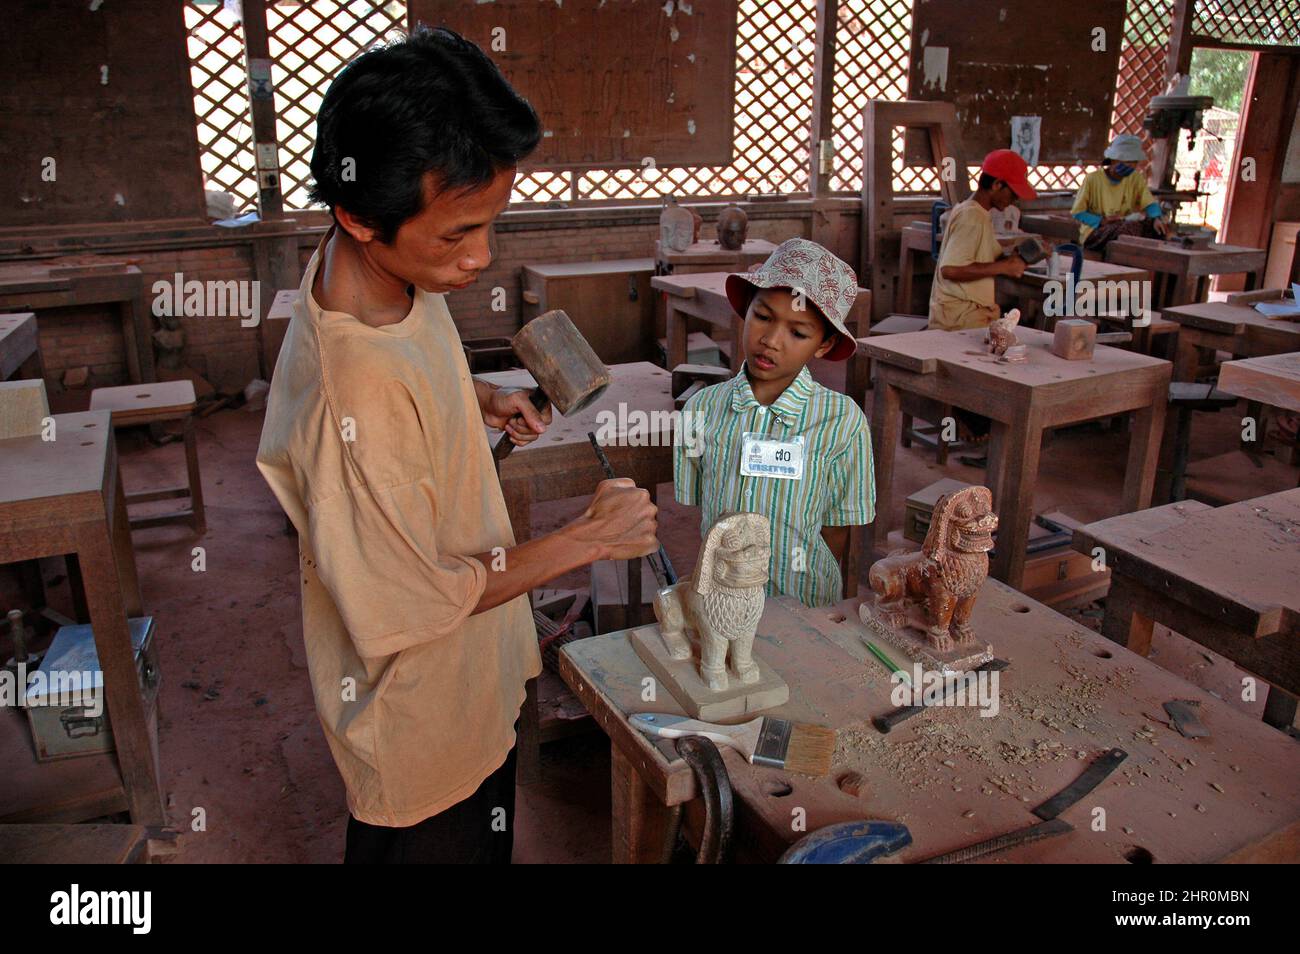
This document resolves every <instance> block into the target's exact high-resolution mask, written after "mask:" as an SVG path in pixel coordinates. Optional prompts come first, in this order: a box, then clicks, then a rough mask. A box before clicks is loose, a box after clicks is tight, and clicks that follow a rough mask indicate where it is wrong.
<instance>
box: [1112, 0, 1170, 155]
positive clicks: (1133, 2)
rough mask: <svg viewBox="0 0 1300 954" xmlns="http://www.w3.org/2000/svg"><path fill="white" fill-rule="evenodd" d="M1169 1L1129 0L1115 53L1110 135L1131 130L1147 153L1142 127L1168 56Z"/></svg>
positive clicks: (1162, 83) (1160, 89)
mask: <svg viewBox="0 0 1300 954" xmlns="http://www.w3.org/2000/svg"><path fill="white" fill-rule="evenodd" d="M1173 10H1174V5H1173V0H1129V2H1128V15H1127V17H1126V18H1125V21H1124V45H1123V46H1122V47H1121V48H1120V53H1119V78H1118V80H1117V82H1116V84H1115V85H1116V89H1115V111H1114V113H1113V114H1112V116H1111V121H1110V131H1111V135H1119V134H1120V133H1135V134H1137V135H1139V136H1141V137H1142V139H1143V141H1144V142H1145V144H1146V147H1147V154H1148V155H1150V153H1151V142H1150V140H1149V139H1148V137H1147V135H1146V133H1145V132H1144V131H1143V129H1142V120H1143V118H1145V116H1146V114H1147V106H1149V105H1150V103H1151V97H1153V96H1157V95H1159V94H1160V93H1161V92H1163V90H1164V87H1165V67H1166V65H1167V63H1166V61H1167V59H1168V57H1169V32H1170V29H1171V27H1172V25H1173V15H1174V14H1173Z"/></svg>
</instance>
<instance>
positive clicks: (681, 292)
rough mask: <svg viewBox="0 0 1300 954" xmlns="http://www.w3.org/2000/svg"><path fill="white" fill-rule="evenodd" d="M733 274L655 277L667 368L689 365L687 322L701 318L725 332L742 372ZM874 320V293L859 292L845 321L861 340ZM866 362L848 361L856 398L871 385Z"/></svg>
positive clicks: (742, 353)
mask: <svg viewBox="0 0 1300 954" xmlns="http://www.w3.org/2000/svg"><path fill="white" fill-rule="evenodd" d="M729 274H731V273H730V272H697V273H693V274H689V275H656V276H655V277H654V278H652V279H650V284H651V286H652V287H653V288H654V289H655V290H656V291H660V292H662V293H663V295H664V302H665V315H666V318H665V320H666V322H667V326H668V327H667V331H668V368H669V370H671V369H673V368H675V367H677V366H678V365H679V364H685V363H686V337H687V320H688V319H690V318H698V319H700V320H701V321H705V322H708V323H709V324H711V325H715V326H716V327H718V328H720V329H722V330H724V331H726V332H727V333H728V334H729V335H730V341H731V371H732V373H733V374H735V373H737V372H738V371H740V366H741V364H742V363H743V362H744V360H745V348H744V345H743V344H742V343H741V333H742V330H743V329H744V327H745V318H744V316H743V315H738V314H736V313H735V311H734V310H732V307H731V302H729V301H728V300H727V289H726V284H727V276H728V275H729ZM870 321H871V292H869V291H867V290H866V289H865V288H859V289H858V297H857V300H856V301H854V303H853V308H852V310H851V311H850V312H849V317H848V321H847V322H846V324H847V326H848V329H849V333H850V334H852V335H853V336H854V337H855V338H860V337H862V336H864V335H865V334H866V333H867V330H868V326H869V323H870ZM868 370H869V369H868V367H867V362H866V361H865V360H864V359H863V358H862V357H861V356H860V355H853V356H852V357H850V358H849V359H848V367H847V369H846V371H845V380H846V382H847V384H846V387H845V391H846V393H847V394H849V395H850V396H852V397H854V398H855V399H856V398H857V397H858V396H859V395H860V393H861V392H862V391H864V390H865V389H866V388H867V387H868V386H870V382H869V381H868V380H867V375H868Z"/></svg>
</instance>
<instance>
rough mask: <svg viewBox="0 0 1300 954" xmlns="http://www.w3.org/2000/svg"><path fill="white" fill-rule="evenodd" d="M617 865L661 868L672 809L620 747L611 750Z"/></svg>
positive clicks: (614, 845) (613, 747) (613, 818)
mask: <svg viewBox="0 0 1300 954" xmlns="http://www.w3.org/2000/svg"><path fill="white" fill-rule="evenodd" d="M609 754H610V762H609V774H610V794H611V796H612V799H611V800H612V802H613V804H612V809H611V816H612V824H613V829H612V832H611V834H612V836H613V837H612V845H613V854H614V864H616V865H627V864H632V865H639V864H657V863H658V862H660V861H662V860H663V856H664V838H665V837H666V836H667V832H668V818H669V815H670V809H669V808H668V806H667V805H665V804H663V803H662V802H661V801H659V799H658V798H657V797H656V796H655V793H654V792H653V791H652V790H651V788H650V786H648V785H647V784H646V783H645V782H644V781H643V780H642V778H641V776H640V775H639V774H637V770H636V768H635V766H633V765H632V763H631V762H630V761H629V760H628V759H627V757H626V756H625V755H624V754H623V752H622V750H621V749H619V747H618V743H616V742H613V741H611V742H610V746H609Z"/></svg>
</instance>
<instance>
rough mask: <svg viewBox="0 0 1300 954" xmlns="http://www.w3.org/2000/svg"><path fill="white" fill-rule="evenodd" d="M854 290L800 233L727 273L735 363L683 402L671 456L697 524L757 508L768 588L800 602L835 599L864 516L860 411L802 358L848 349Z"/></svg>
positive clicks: (868, 508)
mask: <svg viewBox="0 0 1300 954" xmlns="http://www.w3.org/2000/svg"><path fill="white" fill-rule="evenodd" d="M857 293H858V282H857V278H856V277H855V276H854V274H853V270H852V269H851V268H849V266H848V265H846V264H844V262H842V261H840V260H839V259H838V258H836V257H835V256H834V255H832V254H831V253H830V252H828V251H826V249H824V248H822V247H821V246H820V245H817V244H816V243H814V242H810V241H808V240H807V239H798V238H797V239H790V240H789V241H786V242H783V243H781V245H780V246H779V247H778V248H777V250H776V251H775V252H773V253H772V255H771V256H770V257H769V258H768V260H767V261H766V262H764V263H763V264H762V265H761V266H760V267H759V268H758V269H757V270H756V271H753V272H748V273H746V274H743V275H730V276H728V277H727V298H728V299H729V300H730V302H731V307H732V308H734V309H735V310H736V314H738V315H744V316H745V330H744V335H743V343H744V348H745V362H744V364H743V365H742V367H741V369H740V373H739V374H737V375H736V376H735V377H734V378H732V379H731V380H730V381H724V382H722V383H721V384H715V385H713V386H712V387H708V388H705V389H704V390H703V391H701V392H700V393H698V394H696V395H695V396H694V397H693V398H691V399H690V400H689V401H688V402H687V403H686V407H685V409H684V415H685V417H686V424H685V425H684V426H685V427H687V428H688V429H689V433H690V434H691V435H692V436H693V438H694V439H692V440H690V441H681V442H679V443H678V445H677V447H676V450H675V452H674V459H673V480H674V484H675V488H676V497H677V500H678V502H680V503H684V504H688V505H691V506H698V507H701V508H702V509H703V513H702V514H701V517H702V520H701V524H700V528H701V532H702V533H703V532H704V531H707V530H708V528H709V527H711V526H712V525H713V523H714V521H715V520H717V518H718V517H719V516H720V515H721V514H723V513H725V512H727V511H747V512H752V513H761V514H764V515H766V516H767V518H768V519H769V520H770V521H771V522H772V562H771V567H770V572H769V576H768V583H767V592H768V594H769V595H779V594H789V595H791V596H795V597H797V598H798V599H799V600H800V601H802V602H803V603H804V604H805V605H807V606H825V605H827V604H830V603H834V602H836V601H837V600H840V599H842V598H843V581H842V579H841V576H840V567H839V561H840V560H841V559H842V558H843V557H844V555H845V552H846V551H847V548H848V539H849V527H851V526H855V525H858V524H864V523H869V522H870V521H871V519H872V518H873V517H874V515H875V501H876V492H875V479H874V477H873V471H872V464H871V432H870V430H869V429H868V425H867V418H866V415H864V414H863V413H862V410H861V409H860V408H859V407H858V406H857V405H856V404H855V403H854V402H853V401H852V400H851V399H849V398H848V397H846V396H845V395H843V394H839V393H837V392H835V391H830V390H828V389H826V388H824V387H822V386H821V385H820V384H818V383H817V382H815V381H814V380H813V378H812V375H811V374H810V373H809V371H808V368H807V364H808V362H809V361H810V360H812V359H813V358H826V359H828V360H831V361H843V360H845V359H846V358H848V357H850V356H851V355H852V354H853V353H854V351H855V349H856V347H857V344H856V342H855V341H854V340H853V336H852V335H851V334H849V330H848V328H847V327H846V325H845V319H846V318H847V317H848V314H849V310H850V309H851V308H852V306H853V303H854V301H855V299H856V298H857Z"/></svg>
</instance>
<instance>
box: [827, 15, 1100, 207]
mask: <svg viewBox="0 0 1300 954" xmlns="http://www.w3.org/2000/svg"><path fill="white" fill-rule="evenodd" d="M837 29H838V32H837V34H836V49H835V89H834V123H833V126H834V133H833V134H834V142H835V157H836V160H835V170H834V172H833V173H832V175H831V188H832V189H833V190H835V191H839V192H858V191H860V190H861V188H862V111H863V107H864V105H865V104H866V102H867V100H869V99H886V100H891V101H899V100H904V99H907V73H908V59H909V55H910V48H911V41H912V3H911V0H841V3H840V7H839V23H838V25H837ZM1009 138H1010V136H1009V134H1008V139H1009ZM902 153H903V134H902V131H901V130H899V131H898V132H897V133H896V135H895V136H894V192H895V193H896V194H899V195H906V194H913V195H917V194H923V195H938V193H939V180H938V177H937V175H936V173H935V171H934V170H933V169H929V168H911V167H909V166H907V165H905V164H904V162H903V158H902ZM969 158H972V159H974V158H976V157H974V156H972V157H969ZM970 171H971V175H972V176H974V174H975V171H976V170H975V169H971V170H970ZM1085 171H1086V169H1085V168H1084V167H1082V166H1037V167H1035V168H1034V169H1031V170H1030V181H1031V182H1032V183H1033V184H1034V186H1035V188H1039V189H1073V188H1075V187H1076V186H1077V185H1078V183H1079V181H1080V180H1081V179H1082V177H1083V174H1084V172H1085Z"/></svg>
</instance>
